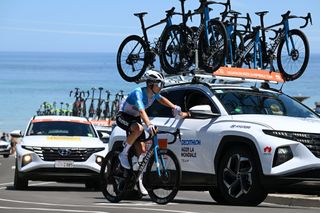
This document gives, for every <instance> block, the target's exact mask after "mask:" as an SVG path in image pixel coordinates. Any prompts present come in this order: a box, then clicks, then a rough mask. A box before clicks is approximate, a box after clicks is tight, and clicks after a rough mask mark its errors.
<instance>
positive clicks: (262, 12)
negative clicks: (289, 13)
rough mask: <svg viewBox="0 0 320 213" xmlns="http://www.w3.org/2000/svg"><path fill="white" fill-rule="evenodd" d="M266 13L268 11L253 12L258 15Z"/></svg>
mask: <svg viewBox="0 0 320 213" xmlns="http://www.w3.org/2000/svg"><path fill="white" fill-rule="evenodd" d="M267 13H269V11H261V12H256V13H255V14H256V15H258V16H264V15H265V14H267Z"/></svg>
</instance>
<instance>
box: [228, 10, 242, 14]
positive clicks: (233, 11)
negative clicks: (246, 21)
mask: <svg viewBox="0 0 320 213" xmlns="http://www.w3.org/2000/svg"><path fill="white" fill-rule="evenodd" d="M229 13H230V14H232V15H241V13H240V12H238V11H235V10H230V11H229Z"/></svg>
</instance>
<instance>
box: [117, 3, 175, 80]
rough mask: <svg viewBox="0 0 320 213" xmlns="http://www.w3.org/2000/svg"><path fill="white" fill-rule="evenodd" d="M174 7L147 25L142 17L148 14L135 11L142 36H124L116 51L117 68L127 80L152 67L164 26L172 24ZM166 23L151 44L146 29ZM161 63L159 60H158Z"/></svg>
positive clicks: (136, 77) (138, 77) (158, 49)
mask: <svg viewBox="0 0 320 213" xmlns="http://www.w3.org/2000/svg"><path fill="white" fill-rule="evenodd" d="M174 10H175V8H174V7H173V8H171V9H170V10H167V11H166V18H164V19H162V20H160V21H159V22H157V23H155V24H152V25H150V26H148V27H146V26H145V24H144V20H143V17H144V15H146V14H148V13H146V12H142V13H135V14H134V15H135V16H137V17H138V18H139V20H140V23H141V29H142V33H143V36H142V37H140V36H138V35H130V36H128V37H127V38H125V39H124V40H123V41H122V43H121V44H120V46H119V49H118V53H117V68H118V71H119V74H120V75H121V77H122V78H123V79H124V80H126V81H129V82H134V81H136V80H139V79H140V78H141V76H142V75H143V74H144V72H145V71H146V69H148V68H153V67H154V65H153V63H154V61H155V57H156V55H159V54H160V47H161V45H162V44H161V43H162V36H163V33H164V32H165V30H166V28H167V27H169V26H171V25H172V21H171V18H172V16H173V15H175V14H177V13H175V12H174ZM164 23H165V24H166V25H165V27H164V29H163V32H162V35H161V36H160V37H159V39H158V40H157V41H156V42H155V45H154V46H152V45H151V43H150V41H149V39H148V35H147V30H149V29H151V28H153V27H156V26H158V25H161V24H164ZM160 63H161V61H160Z"/></svg>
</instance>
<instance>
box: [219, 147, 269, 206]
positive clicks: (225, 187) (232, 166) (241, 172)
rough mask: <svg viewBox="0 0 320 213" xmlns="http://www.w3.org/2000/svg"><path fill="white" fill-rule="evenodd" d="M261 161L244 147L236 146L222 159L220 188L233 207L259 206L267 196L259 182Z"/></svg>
mask: <svg viewBox="0 0 320 213" xmlns="http://www.w3.org/2000/svg"><path fill="white" fill-rule="evenodd" d="M258 162H259V161H257V160H256V159H255V158H254V156H253V155H252V152H251V151H250V150H249V149H248V148H246V147H244V146H235V147H233V148H232V149H230V150H228V151H227V152H226V153H225V154H224V156H223V157H222V158H221V161H220V164H219V168H218V174H217V179H218V187H219V191H220V192H221V195H222V197H223V198H224V199H225V200H226V201H227V203H229V204H231V205H246V206H256V205H259V204H260V203H261V202H262V201H264V199H265V198H266V196H267V193H266V191H265V190H264V189H263V187H262V186H261V184H260V180H259V164H258Z"/></svg>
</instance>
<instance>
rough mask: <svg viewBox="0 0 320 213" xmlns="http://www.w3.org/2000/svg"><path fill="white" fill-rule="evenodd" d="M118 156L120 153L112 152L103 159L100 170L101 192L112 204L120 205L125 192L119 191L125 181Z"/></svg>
mask: <svg viewBox="0 0 320 213" xmlns="http://www.w3.org/2000/svg"><path fill="white" fill-rule="evenodd" d="M118 155H119V152H116V151H110V152H109V153H108V154H107V155H106V157H105V158H104V159H103V162H102V164H101V169H100V181H101V191H102V194H103V195H104V197H105V198H106V199H107V200H109V201H110V202H111V203H118V202H120V201H121V200H122V197H123V191H122V190H119V189H120V188H119V187H120V184H121V183H124V180H123V177H121V175H120V170H121V168H120V167H121V166H120V162H119V160H118Z"/></svg>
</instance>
